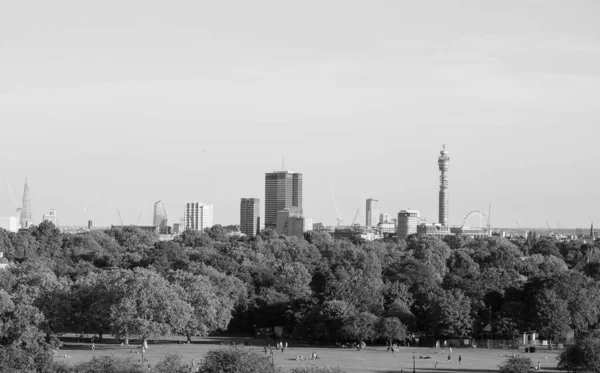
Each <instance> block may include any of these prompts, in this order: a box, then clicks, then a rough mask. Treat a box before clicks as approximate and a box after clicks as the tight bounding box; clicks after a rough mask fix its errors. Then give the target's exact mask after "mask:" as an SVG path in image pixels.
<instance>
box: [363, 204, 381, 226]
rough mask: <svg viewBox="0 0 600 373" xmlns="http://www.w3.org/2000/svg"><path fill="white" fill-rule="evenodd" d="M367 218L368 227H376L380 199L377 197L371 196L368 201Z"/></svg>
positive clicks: (366, 224)
mask: <svg viewBox="0 0 600 373" xmlns="http://www.w3.org/2000/svg"><path fill="white" fill-rule="evenodd" d="M365 211H366V214H365V215H366V219H365V226H366V227H375V226H377V223H378V220H379V201H378V200H376V199H375V198H369V199H367V202H366V208H365Z"/></svg>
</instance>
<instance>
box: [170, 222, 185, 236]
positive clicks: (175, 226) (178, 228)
mask: <svg viewBox="0 0 600 373" xmlns="http://www.w3.org/2000/svg"><path fill="white" fill-rule="evenodd" d="M172 232H173V234H179V233H181V232H183V229H182V225H181V224H180V223H173V230H172Z"/></svg>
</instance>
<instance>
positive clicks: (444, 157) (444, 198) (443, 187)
mask: <svg viewBox="0 0 600 373" xmlns="http://www.w3.org/2000/svg"><path fill="white" fill-rule="evenodd" d="M449 165H450V157H448V152H447V151H446V145H444V146H443V148H442V151H441V152H440V156H439V157H438V168H439V169H440V192H439V204H440V205H439V223H440V224H441V225H443V226H445V227H447V226H448V176H447V172H448V166H449Z"/></svg>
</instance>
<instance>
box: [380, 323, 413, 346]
mask: <svg viewBox="0 0 600 373" xmlns="http://www.w3.org/2000/svg"><path fill="white" fill-rule="evenodd" d="M377 333H378V334H379V336H380V337H382V338H384V339H385V340H386V341H388V343H389V344H390V345H391V344H392V342H393V341H394V340H404V339H406V336H407V333H406V326H404V324H402V323H401V322H400V320H398V318H396V317H382V318H380V319H379V323H378V325H377Z"/></svg>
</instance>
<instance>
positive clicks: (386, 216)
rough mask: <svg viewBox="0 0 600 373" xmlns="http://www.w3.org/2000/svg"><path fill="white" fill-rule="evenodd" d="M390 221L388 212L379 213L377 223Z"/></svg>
mask: <svg viewBox="0 0 600 373" xmlns="http://www.w3.org/2000/svg"><path fill="white" fill-rule="evenodd" d="M389 222H390V214H379V223H380V224H384V223H389Z"/></svg>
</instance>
